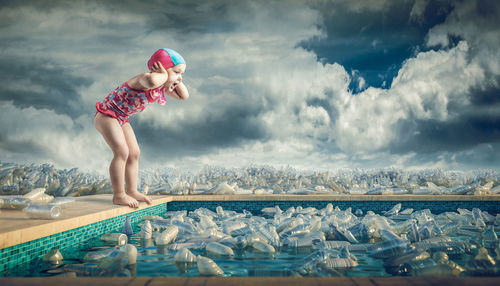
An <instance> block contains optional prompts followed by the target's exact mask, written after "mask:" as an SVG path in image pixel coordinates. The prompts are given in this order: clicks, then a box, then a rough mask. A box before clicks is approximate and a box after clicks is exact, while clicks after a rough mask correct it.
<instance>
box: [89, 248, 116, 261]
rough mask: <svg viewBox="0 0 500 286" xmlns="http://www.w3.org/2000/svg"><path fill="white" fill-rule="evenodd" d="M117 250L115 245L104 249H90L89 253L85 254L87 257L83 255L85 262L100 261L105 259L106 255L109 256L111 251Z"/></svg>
mask: <svg viewBox="0 0 500 286" xmlns="http://www.w3.org/2000/svg"><path fill="white" fill-rule="evenodd" d="M114 250H116V248H114V247H110V248H106V249H102V250H97V251H89V252H87V254H85V257H83V261H85V262H94V263H95V262H99V261H101V260H103V259H104V258H105V257H107V256H108V255H109V254H110V253H111V252H113V251H114Z"/></svg>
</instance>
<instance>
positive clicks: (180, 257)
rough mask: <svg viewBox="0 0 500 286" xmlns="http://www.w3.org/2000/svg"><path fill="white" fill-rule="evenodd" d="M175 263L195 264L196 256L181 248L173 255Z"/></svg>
mask: <svg viewBox="0 0 500 286" xmlns="http://www.w3.org/2000/svg"><path fill="white" fill-rule="evenodd" d="M174 260H175V262H184V263H192V262H196V255H194V254H193V253H192V252H191V251H189V249H187V248H181V249H180V250H179V251H177V253H176V254H175V255H174Z"/></svg>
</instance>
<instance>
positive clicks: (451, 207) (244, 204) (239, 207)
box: [167, 201, 500, 215]
mask: <svg viewBox="0 0 500 286" xmlns="http://www.w3.org/2000/svg"><path fill="white" fill-rule="evenodd" d="M329 203H331V204H333V206H334V207H335V206H338V207H339V208H340V209H341V210H345V209H347V208H349V207H351V208H352V210H353V211H355V210H356V209H361V210H362V211H363V212H366V211H368V210H371V211H374V212H375V213H379V214H381V213H383V212H385V211H388V210H390V209H391V208H392V207H393V206H394V205H395V204H397V203H401V207H402V209H405V208H413V209H415V210H422V209H429V210H430V211H431V212H432V213H434V214H440V213H443V212H456V211H457V209H458V208H462V209H473V208H478V209H480V210H482V211H487V212H488V213H490V214H492V215H496V214H498V213H500V203H499V202H497V201H486V202H485V201H401V202H397V201H173V202H169V203H168V204H167V210H169V211H179V210H187V211H193V210H195V209H198V208H207V209H209V210H212V211H215V208H216V207H217V206H221V207H222V208H224V209H228V210H233V211H237V212H242V211H243V210H247V211H249V212H251V213H252V214H257V215H258V214H260V211H261V210H262V209H263V208H266V207H274V206H279V207H280V208H281V209H282V210H286V209H288V208H290V207H297V206H302V207H315V208H317V209H320V208H324V207H325V206H326V205H327V204H329Z"/></svg>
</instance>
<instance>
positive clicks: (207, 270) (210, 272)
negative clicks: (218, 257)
mask: <svg viewBox="0 0 500 286" xmlns="http://www.w3.org/2000/svg"><path fill="white" fill-rule="evenodd" d="M196 264H197V266H198V271H199V272H200V275H207V276H218V275H222V274H224V271H222V269H221V268H220V267H219V266H218V265H217V264H216V263H215V262H214V261H213V260H212V259H210V258H208V257H204V256H201V255H198V256H196Z"/></svg>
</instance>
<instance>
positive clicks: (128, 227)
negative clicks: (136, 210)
mask: <svg viewBox="0 0 500 286" xmlns="http://www.w3.org/2000/svg"><path fill="white" fill-rule="evenodd" d="M121 233H123V234H125V235H126V236H128V237H131V236H132V235H133V234H134V231H133V230H132V222H131V220H130V216H126V217H125V221H124V222H123V226H122V231H121Z"/></svg>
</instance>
